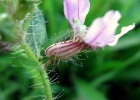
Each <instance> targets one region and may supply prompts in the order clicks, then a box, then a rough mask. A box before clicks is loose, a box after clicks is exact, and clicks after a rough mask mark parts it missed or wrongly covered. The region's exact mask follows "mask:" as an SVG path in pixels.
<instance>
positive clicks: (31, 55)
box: [20, 40, 53, 100]
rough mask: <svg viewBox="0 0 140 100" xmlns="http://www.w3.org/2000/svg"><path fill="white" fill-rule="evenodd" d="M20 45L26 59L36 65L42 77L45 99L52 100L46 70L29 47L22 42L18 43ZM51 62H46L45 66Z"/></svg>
mask: <svg viewBox="0 0 140 100" xmlns="http://www.w3.org/2000/svg"><path fill="white" fill-rule="evenodd" d="M20 45H21V47H22V48H23V49H24V50H25V52H26V54H27V55H28V57H29V58H30V59H32V60H34V61H36V62H37V63H38V67H37V70H38V71H39V73H40V76H41V77H42V81H43V85H44V90H45V95H46V99H47V100H53V97H52V90H51V86H50V81H49V77H48V74H47V72H46V68H44V65H43V64H42V63H40V62H39V61H38V59H37V57H36V56H35V54H34V53H33V51H32V50H31V48H30V47H29V45H28V44H27V43H26V42H25V41H24V40H23V41H22V42H21V43H20ZM51 61H52V60H51ZM51 61H50V60H48V61H47V62H48V63H47V66H48V65H49V64H50V63H51ZM47 66H46V67H47Z"/></svg>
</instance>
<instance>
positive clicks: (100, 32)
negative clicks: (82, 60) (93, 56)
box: [45, 0, 135, 59]
mask: <svg viewBox="0 0 140 100" xmlns="http://www.w3.org/2000/svg"><path fill="white" fill-rule="evenodd" d="M89 8H90V3H89V0H64V14H65V16H66V18H67V20H68V21H69V23H70V24H71V26H72V28H73V30H74V37H73V39H72V40H69V41H63V42H59V43H55V44H53V45H51V46H49V47H48V48H47V49H46V50H45V54H46V56H47V57H55V58H58V59H69V58H71V57H73V56H75V55H77V54H78V53H79V52H82V51H83V50H85V49H87V48H93V49H94V50H95V49H96V48H97V47H102V48H103V47H104V46H106V45H110V46H114V45H115V44H116V43H117V41H118V39H119V38H120V37H121V36H123V35H124V34H125V33H127V32H128V31H130V30H131V29H133V28H134V27H135V25H134V24H133V25H129V26H127V27H123V28H122V29H121V33H120V34H118V35H114V34H115V31H116V28H117V27H118V25H119V24H118V20H119V19H120V18H121V15H120V13H119V12H118V11H113V10H110V11H108V12H107V13H106V14H105V15H104V16H103V17H100V18H97V19H95V20H94V21H93V22H92V24H91V26H90V27H86V26H85V25H84V21H85V18H86V15H87V13H88V11H89Z"/></svg>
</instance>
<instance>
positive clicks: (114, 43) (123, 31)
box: [108, 23, 135, 46]
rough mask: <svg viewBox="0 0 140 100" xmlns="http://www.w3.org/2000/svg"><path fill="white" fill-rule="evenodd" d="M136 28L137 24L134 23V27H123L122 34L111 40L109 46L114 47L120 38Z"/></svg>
mask: <svg viewBox="0 0 140 100" xmlns="http://www.w3.org/2000/svg"><path fill="white" fill-rule="evenodd" d="M134 27H135V24H134V23H133V25H129V26H125V27H122V29H121V33H120V34H117V35H115V36H114V37H113V38H112V39H111V42H109V43H108V45H109V46H114V45H116V44H117V42H118V40H119V38H120V37H121V36H123V35H124V34H126V33H127V32H128V31H130V30H132V29H133V28H134Z"/></svg>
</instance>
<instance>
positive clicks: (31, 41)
mask: <svg viewBox="0 0 140 100" xmlns="http://www.w3.org/2000/svg"><path fill="white" fill-rule="evenodd" d="M25 39H26V42H27V43H28V45H29V46H30V47H31V49H32V50H33V51H34V53H35V55H36V56H37V58H39V57H40V51H41V48H42V45H43V44H44V42H45V40H46V39H47V32H46V28H45V20H44V18H43V16H42V14H41V12H40V10H39V9H38V8H37V7H36V8H35V11H34V17H33V19H32V21H31V23H30V26H29V28H28V30H27V34H26V38H25Z"/></svg>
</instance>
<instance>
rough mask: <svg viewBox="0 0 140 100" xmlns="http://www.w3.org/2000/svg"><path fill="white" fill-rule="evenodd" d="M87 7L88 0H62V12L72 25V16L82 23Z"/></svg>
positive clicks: (88, 6) (88, 5)
mask: <svg viewBox="0 0 140 100" xmlns="http://www.w3.org/2000/svg"><path fill="white" fill-rule="evenodd" d="M89 8H90V3H89V0H64V14H65V17H66V18H67V20H68V21H69V23H70V24H71V25H72V27H74V25H73V18H78V19H79V20H80V21H81V22H82V24H84V21H85V17H86V15H87V13H88V11H89Z"/></svg>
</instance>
